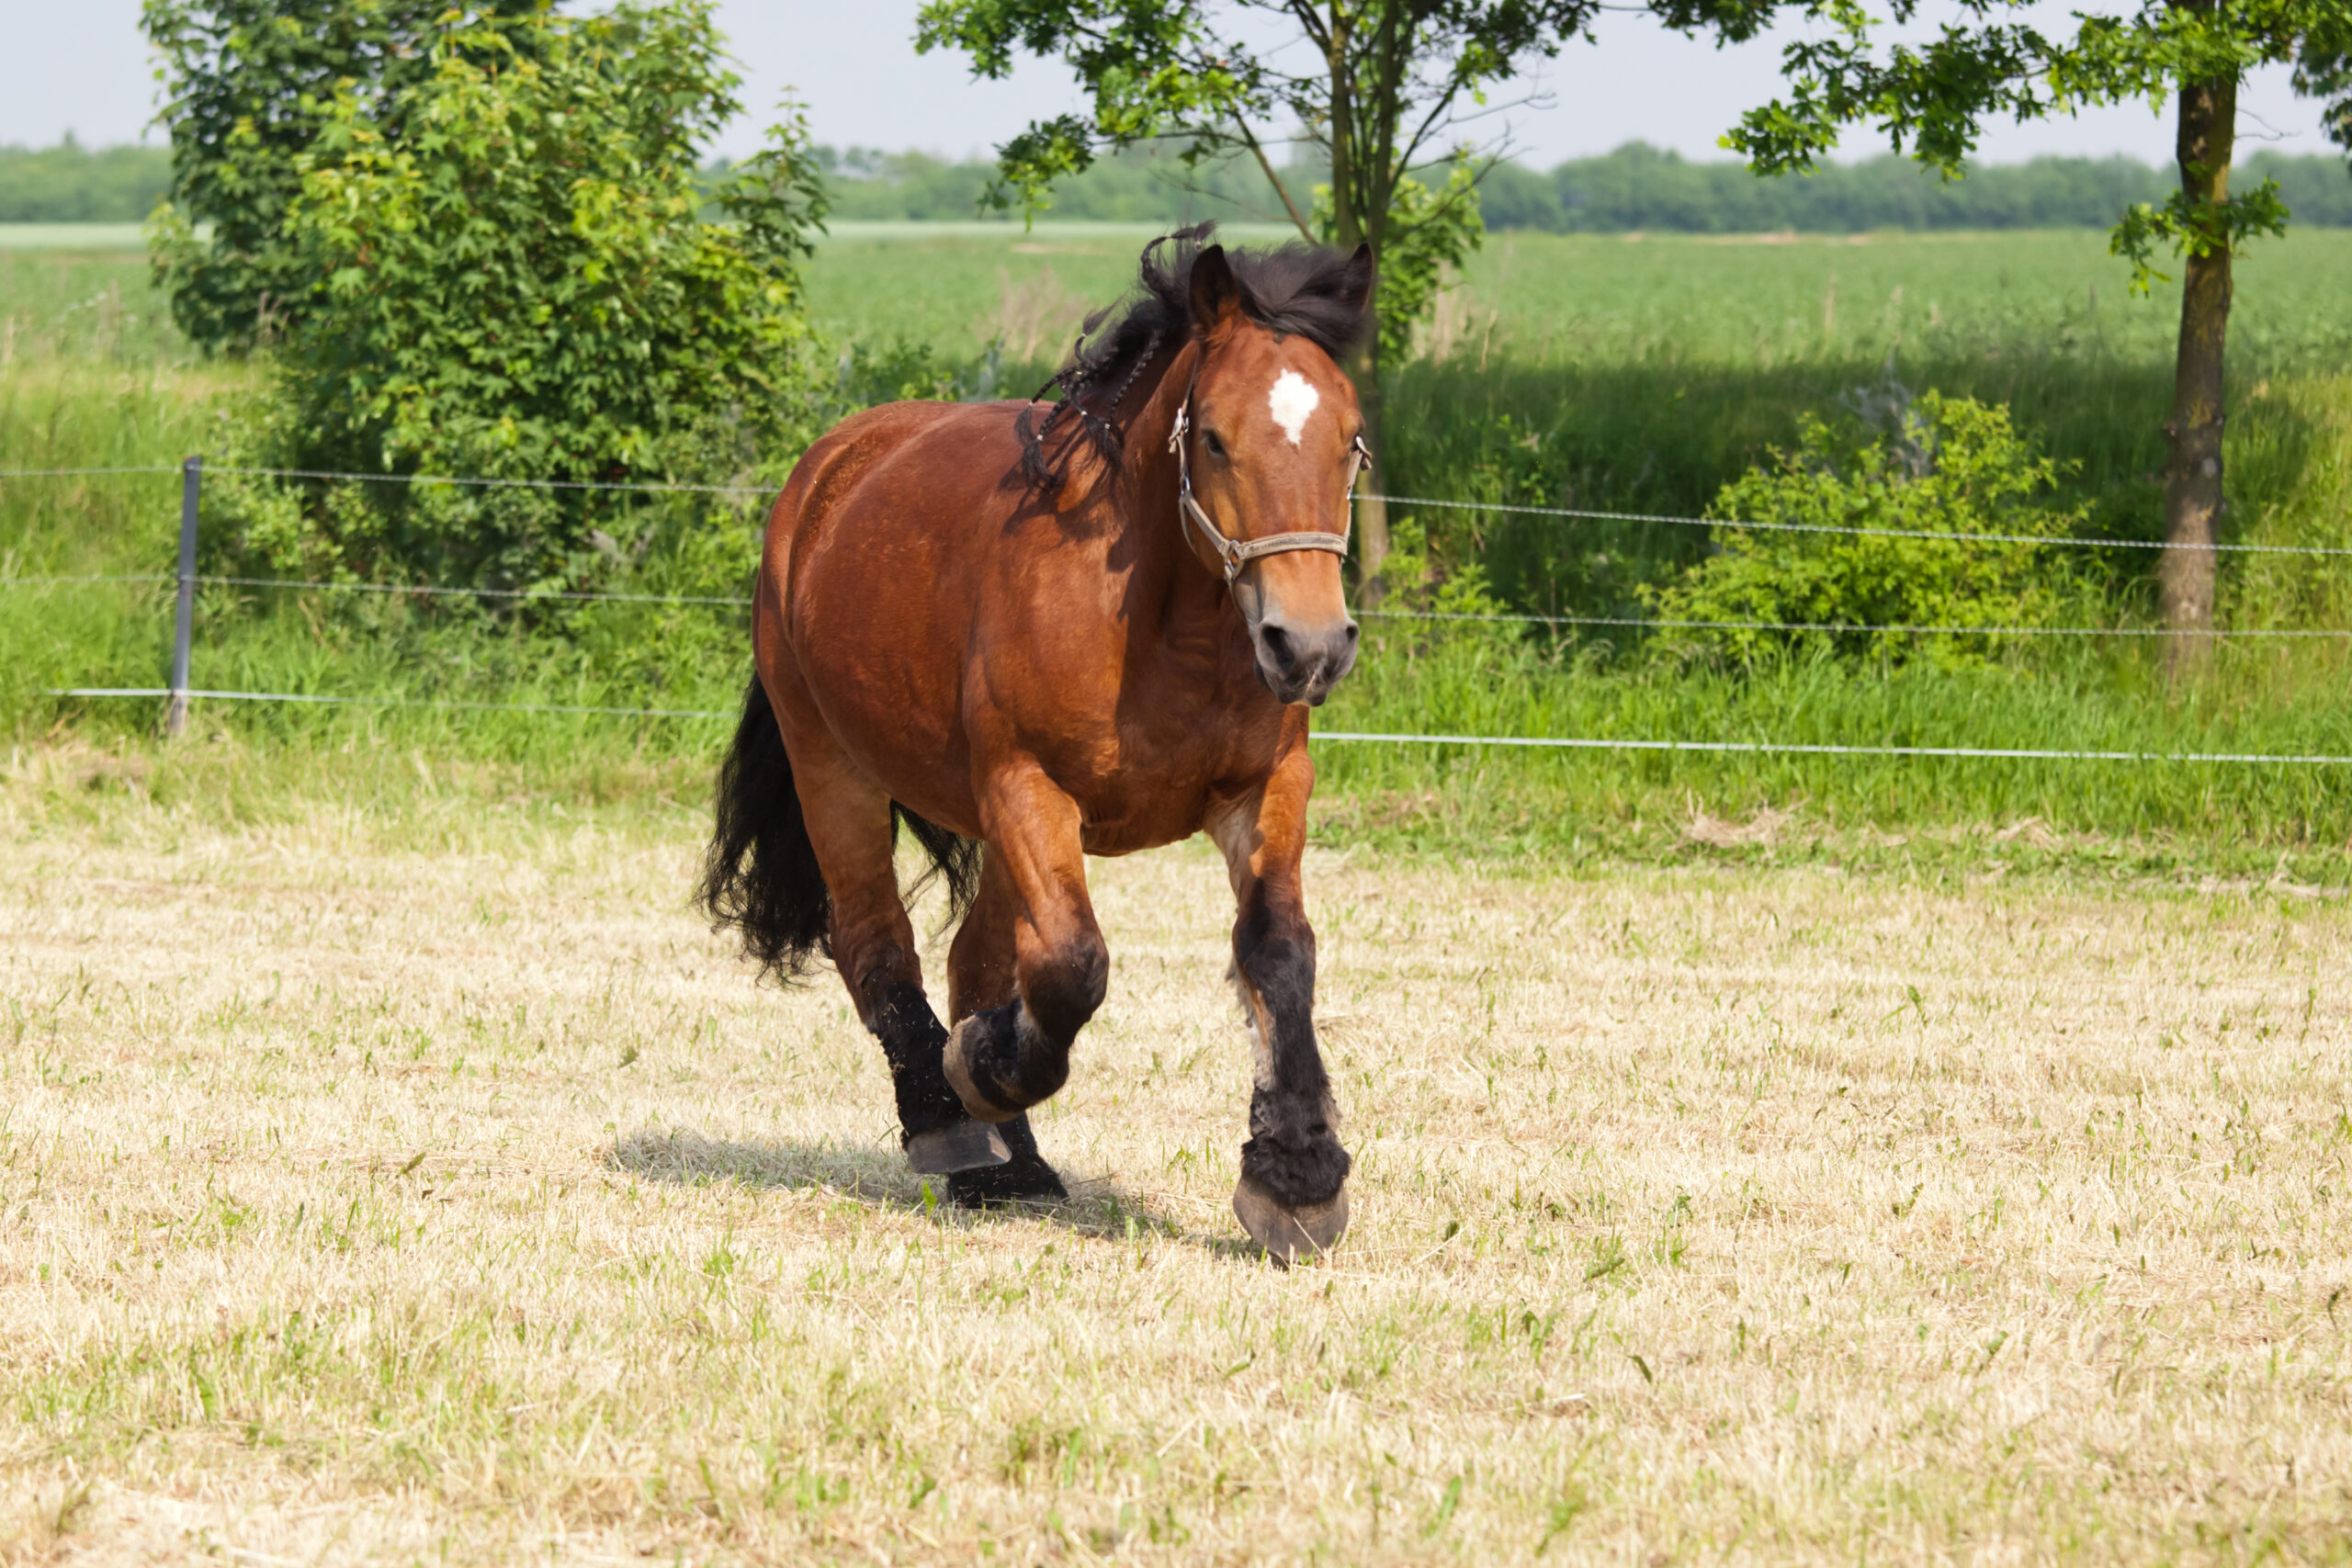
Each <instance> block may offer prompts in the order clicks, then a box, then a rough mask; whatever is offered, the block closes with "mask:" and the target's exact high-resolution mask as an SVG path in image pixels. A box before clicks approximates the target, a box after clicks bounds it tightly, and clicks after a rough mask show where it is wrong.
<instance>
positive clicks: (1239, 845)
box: [1208, 744, 1350, 1263]
mask: <svg viewBox="0 0 2352 1568" xmlns="http://www.w3.org/2000/svg"><path fill="white" fill-rule="evenodd" d="M1314 787H1315V764H1314V763H1313V762H1312V761H1309V760H1308V758H1307V755H1306V747H1305V745H1303V744H1302V745H1299V746H1297V747H1296V748H1295V749H1294V750H1291V751H1290V752H1288V753H1287V754H1286V755H1285V756H1284V757H1283V761H1281V762H1280V763H1278V764H1277V765H1276V766H1275V769H1274V772H1273V773H1272V775H1271V776H1270V777H1269V778H1268V779H1267V780H1266V782H1265V784H1263V785H1262V786H1261V787H1260V788H1259V789H1258V790H1256V791H1255V792H1253V793H1252V794H1250V795H1246V796H1243V797H1242V798H1240V799H1238V800H1236V801H1232V802H1229V803H1227V804H1224V805H1222V806H1220V807H1218V808H1217V809H1216V810H1215V811H1214V812H1212V813H1211V815H1210V818H1209V821H1208V829H1209V833H1210V835H1211V836H1212V837H1213V838H1215V839H1216V842H1217V847H1218V848H1219V849H1222V850H1223V851H1224V852H1225V863H1226V868H1227V871H1228V872H1229V873H1230V874H1231V875H1232V878H1233V897H1234V901H1235V903H1236V905H1237V906H1238V914H1237V917H1236V919H1235V920H1234V922H1233V983H1234V989H1235V990H1237V991H1238V992H1239V993H1240V996H1241V1007H1242V1011H1243V1012H1244V1013H1245V1014H1246V1015H1247V1017H1248V1020H1249V1024H1250V1043H1251V1044H1252V1045H1253V1046H1254V1047H1255V1048H1256V1052H1257V1087H1256V1089H1255V1091H1254V1092H1253V1093H1252V1094H1251V1096H1250V1141H1249V1142H1248V1143H1246V1144H1244V1145H1241V1180H1240V1183H1239V1184H1238V1186H1236V1187H1235V1189H1234V1190H1233V1212H1234V1214H1235V1215H1236V1217H1238V1219H1239V1220H1240V1221H1241V1224H1242V1228H1243V1229H1245V1230H1247V1231H1248V1232H1249V1233H1250V1237H1251V1239H1253V1240H1255V1241H1256V1242H1257V1243H1258V1245H1259V1246H1261V1247H1264V1248H1265V1249H1266V1250H1267V1252H1269V1253H1270V1254H1272V1256H1273V1257H1275V1258H1278V1259H1280V1260H1281V1261H1283V1262H1284V1263H1287V1262H1289V1261H1290V1260H1291V1259H1292V1258H1295V1257H1296V1256H1297V1255H1298V1254H1299V1253H1300V1252H1302V1251H1312V1252H1323V1251H1328V1250H1329V1248H1331V1247H1333V1246H1335V1245H1337V1244H1338V1242H1339V1239H1340V1235H1342V1234H1343V1233H1344V1232H1345V1231H1346V1230H1347V1228H1348V1189H1347V1180H1348V1168H1349V1163H1350V1162H1349V1159H1348V1151H1347V1150H1346V1149H1344V1148H1341V1147H1340V1137H1339V1134H1338V1132H1337V1131H1336V1128H1337V1126H1338V1123H1339V1120H1340V1117H1339V1110H1338V1107H1337V1106H1336V1105H1335V1104H1334V1103H1333V1101H1332V1099H1331V1080H1330V1077H1329V1075H1328V1074H1326V1073H1325V1072H1324V1070H1323V1053H1322V1051H1321V1049H1320V1048H1319V1047H1318V1046H1317V1044H1316V1041H1315V931H1314V929H1313V928H1312V927H1310V926H1309V925H1308V924H1307V923H1306V895H1305V891H1304V889H1303V888H1302V886H1301V885H1300V881H1299V858H1300V856H1301V855H1302V854H1303V853H1304V852H1305V851H1306V797H1307V795H1309V793H1311V792H1312V790H1313V789H1314Z"/></svg>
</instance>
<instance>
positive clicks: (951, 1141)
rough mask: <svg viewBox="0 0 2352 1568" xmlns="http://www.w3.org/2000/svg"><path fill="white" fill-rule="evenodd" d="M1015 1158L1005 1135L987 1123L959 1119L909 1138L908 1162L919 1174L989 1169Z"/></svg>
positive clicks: (939, 1174)
mask: <svg viewBox="0 0 2352 1568" xmlns="http://www.w3.org/2000/svg"><path fill="white" fill-rule="evenodd" d="M1011 1158H1012V1150H1011V1149H1009V1148H1007V1147H1005V1146H1004V1134H1001V1133H999V1132H998V1131H997V1130H996V1129H995V1128H994V1127H991V1126H989V1124H988V1123H986V1122H954V1123H951V1124H950V1125H948V1126H945V1127H933V1129H932V1130H931V1131H930V1132H928V1133H917V1134H915V1135H914V1136H913V1137H911V1138H909V1139H908V1140H907V1165H908V1166H909V1168H911V1169H912V1170H913V1171H914V1173H915V1174H916V1175H917V1176H953V1175H955V1174H956V1172H957V1171H959V1170H985V1169H986V1168H989V1166H992V1165H1002V1164H1004V1163H1005V1162H1006V1161H1007V1160H1009V1159H1011Z"/></svg>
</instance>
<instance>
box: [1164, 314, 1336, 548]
mask: <svg viewBox="0 0 2352 1568" xmlns="http://www.w3.org/2000/svg"><path fill="white" fill-rule="evenodd" d="M1199 380H1200V364H1199V362H1198V361H1197V360H1196V361H1194V362H1193V385H1197V384H1198V382H1199ZM1193 385H1187V386H1186V387H1185V389H1184V401H1183V403H1182V406H1181V407H1179V408H1178V409H1177V411H1176V427H1175V428H1174V429H1173V430H1171V431H1170V432H1169V433H1168V449H1169V450H1170V452H1173V453H1174V454H1176V476H1177V486H1176V504H1177V509H1178V510H1179V511H1181V512H1182V513H1183V514H1184V516H1185V517H1186V518H1187V519H1188V520H1189V521H1190V522H1191V523H1192V524H1193V526H1195V527H1197V528H1199V529H1200V531H1201V534H1202V536H1203V537H1204V538H1205V539H1206V540H1207V541H1208V547H1209V549H1210V550H1211V551H1212V552H1213V553H1215V555H1216V558H1217V559H1218V560H1220V561H1222V562H1224V563H1225V581H1226V582H1227V584H1228V585H1229V584H1230V583H1231V582H1232V581H1233V580H1234V579H1235V578H1237V577H1239V576H1240V575H1241V569H1242V568H1243V567H1245V566H1248V565H1249V564H1250V562H1251V561H1253V560H1259V559H1261V558H1264V557H1266V556H1279V555H1287V554H1289V553H1290V552H1291V551H1293V550H1327V551H1329V553H1330V554H1332V555H1335V556H1345V555H1346V554H1347V553H1348V541H1349V539H1350V537H1351V536H1352V535H1353V534H1354V532H1355V500H1356V480H1357V479H1359V478H1360V477H1361V476H1362V475H1363V471H1364V470H1365V469H1366V468H1370V467H1372V448H1371V447H1369V446H1365V445H1364V444H1363V436H1361V435H1359V436H1357V437H1356V439H1355V444H1354V446H1352V447H1351V448H1350V450H1349V454H1348V502H1347V505H1348V521H1347V525H1346V526H1345V527H1343V528H1341V529H1340V532H1338V533H1336V534H1333V533H1329V532H1326V531H1324V530H1322V529H1315V530H1311V531H1305V532H1294V533H1288V534H1269V535H1267V536H1265V537H1264V538H1262V539H1236V538H1231V537H1228V536H1227V534H1226V533H1225V531H1224V530H1223V529H1221V528H1219V527H1218V526H1217V525H1216V524H1215V523H1214V522H1212V521H1211V520H1210V518H1209V514H1208V513H1207V512H1206V511H1205V510H1204V508H1203V507H1202V505H1201V503H1200V502H1199V500H1198V499H1197V498H1195V497H1194V496H1193V461H1192V449H1191V447H1190V446H1188V445H1187V444H1186V442H1185V440H1184V435H1185V433H1186V432H1187V431H1189V430H1190V429H1191V428H1192V424H1193Z"/></svg>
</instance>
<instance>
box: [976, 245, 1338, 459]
mask: <svg viewBox="0 0 2352 1568" xmlns="http://www.w3.org/2000/svg"><path fill="white" fill-rule="evenodd" d="M1215 232H1216V224H1215V223H1213V222H1211V223H1201V224H1197V225H1195V226H1193V228H1190V229H1179V230H1178V231H1176V232H1174V233H1172V234H1163V235H1161V236H1160V237H1159V239H1156V240H1154V241H1152V242H1151V243H1149V244H1148V245H1146V246H1145V247H1144V248H1143V256H1142V258H1141V261H1140V262H1139V264H1138V265H1137V266H1136V288H1135V291H1134V292H1133V293H1131V294H1130V295H1128V296H1127V298H1126V299H1124V300H1121V301H1119V302H1118V303H1115V304H1112V305H1107V306H1105V307H1103V309H1102V310H1097V311H1095V312H1094V313H1093V314H1092V315H1091V316H1089V317H1087V318H1086V324H1085V326H1084V327H1083V328H1082V329H1081V330H1080V333H1079V338H1078V342H1077V344H1076V345H1075V346H1073V347H1072V348H1071V350H1070V355H1069V361H1068V362H1067V363H1065V364H1064V365H1063V366H1062V367H1061V368H1060V369H1059V370H1057V371H1056V372H1055V373H1054V376H1053V378H1052V379H1051V380H1049V381H1047V382H1046V385H1045V386H1043V387H1041V388H1039V389H1037V396H1036V398H1034V399H1032V400H1030V406H1029V407H1027V408H1025V409H1023V410H1022V411H1021V417H1020V419H1019V420H1018V421H1016V422H1015V425H1014V428H1015V429H1016V431H1018V433H1019V434H1020V437H1021V473H1022V477H1023V479H1026V480H1027V481H1028V482H1029V483H1030V484H1031V485H1033V486H1037V487H1046V486H1052V485H1058V484H1060V483H1061V482H1062V481H1063V480H1064V479H1067V478H1068V477H1069V463H1070V458H1071V456H1072V455H1073V454H1074V453H1075V452H1076V451H1078V450H1079V449H1080V447H1081V446H1084V447H1087V448H1091V450H1092V451H1093V452H1094V453H1095V454H1096V455H1097V456H1098V457H1102V458H1103V460H1104V461H1105V462H1106V463H1107V462H1113V461H1115V460H1116V459H1117V458H1118V457H1119V455H1120V453H1121V452H1122V451H1123V450H1124V449H1125V434H1126V433H1125V430H1123V429H1122V428H1121V427H1120V425H1119V423H1118V418H1117V416H1118V410H1119V404H1120V403H1121V402H1122V401H1123V400H1125V398H1126V395H1127V392H1128V390H1129V389H1131V388H1132V387H1133V386H1134V385H1135V382H1136V378H1137V377H1138V376H1140V375H1142V374H1143V370H1144V367H1145V366H1147V365H1148V364H1149V363H1150V362H1151V359H1152V356H1153V355H1156V354H1157V353H1159V349H1160V348H1161V347H1162V346H1163V345H1164V344H1172V343H1178V342H1181V341H1182V339H1183V338H1184V337H1186V336H1188V335H1189V334H1190V333H1191V332H1192V330H1193V310H1192V288H1193V259H1194V258H1195V257H1197V256H1198V255H1199V254H1201V251H1202V250H1203V249H1204V247H1205V246H1206V245H1207V243H1208V242H1209V239H1210V236H1211V235H1213V234H1214V233H1215ZM1226 260H1227V264H1228V265H1230V266H1231V267H1232V269H1233V276H1234V280H1235V281H1236V282H1237V283H1238V285H1239V286H1240V289H1241V309H1242V313H1243V314H1245V315H1247V316H1248V317H1249V318H1250V320H1251V321H1255V322H1257V323H1258V324H1259V325H1260V326H1261V327H1265V328H1266V329H1268V330H1269V331H1271V332H1273V333H1276V334H1278V335H1281V336H1284V337H1287V336H1290V335H1292V334H1294V333H1295V334H1296V335H1297V336H1300V337H1303V338H1305V339H1306V340H1307V341H1308V342H1309V343H1312V344H1315V345H1316V346H1317V348H1320V349H1321V350H1322V351H1323V352H1324V353H1326V354H1328V355H1330V356H1331V357H1332V358H1333V359H1335V360H1336V359H1340V358H1341V357H1343V356H1344V355H1346V354H1347V352H1348V350H1349V349H1350V348H1351V347H1352V346H1354V344H1355V343H1356V340H1357V339H1359V338H1360V337H1362V336H1363V333H1364V330H1365V328H1366V326H1367V325H1368V324H1369V322H1370V318H1371V310H1370V308H1369V297H1370V294H1371V288H1370V283H1371V279H1370V277H1369V276H1368V275H1367V274H1366V273H1365V272H1364V271H1363V269H1362V268H1360V267H1359V266H1358V265H1356V263H1355V261H1354V258H1352V257H1351V256H1349V255H1348V254H1346V253H1345V252H1342V251H1335V250H1332V249H1329V247H1327V246H1323V245H1310V244H1307V243H1304V242H1303V241H1297V240H1294V241H1292V242H1290V243H1287V244H1283V245H1277V246H1274V247H1272V248H1271V249H1267V250H1249V251H1232V252H1228V253H1227V256H1226ZM1114 315H1115V316H1116V317H1117V320H1116V321H1114V322H1113V324H1112V325H1111V326H1110V327H1109V328H1108V329H1106V330H1104V331H1103V332H1102V333H1100V335H1098V334H1097V329H1098V328H1102V327H1103V322H1105V321H1110V320H1111V318H1112V317H1113V316H1114ZM1090 339H1091V340H1092V341H1091V344H1090V342H1089V340H1090ZM1055 389H1059V390H1060V392H1061V394H1062V395H1061V399H1060V400H1059V401H1057V402H1055V403H1053V404H1051V405H1049V406H1047V408H1046V412H1045V415H1044V417H1043V418H1042V419H1041V418H1039V417H1038V412H1037V405H1038V403H1039V401H1040V400H1043V399H1044V397H1045V396H1046V393H1047V392H1049V391H1052V390H1055ZM1057 436H1058V438H1057Z"/></svg>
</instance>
